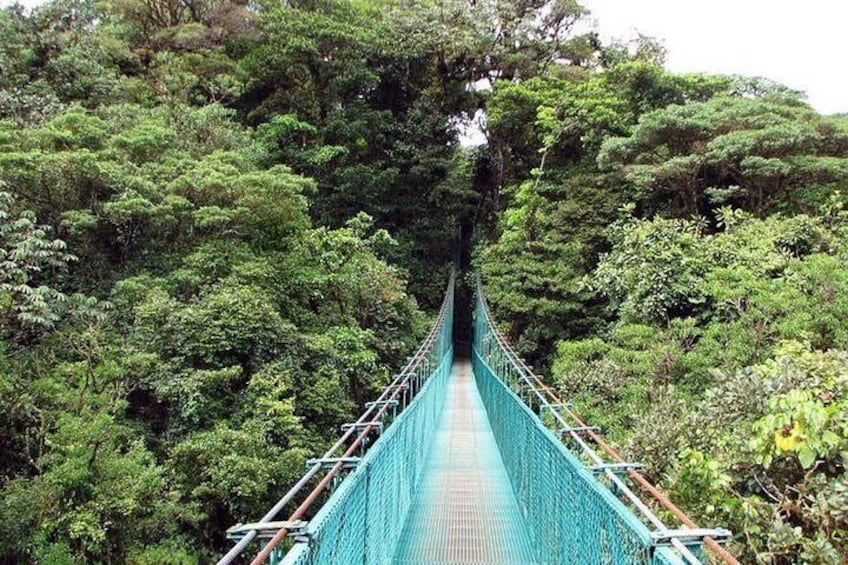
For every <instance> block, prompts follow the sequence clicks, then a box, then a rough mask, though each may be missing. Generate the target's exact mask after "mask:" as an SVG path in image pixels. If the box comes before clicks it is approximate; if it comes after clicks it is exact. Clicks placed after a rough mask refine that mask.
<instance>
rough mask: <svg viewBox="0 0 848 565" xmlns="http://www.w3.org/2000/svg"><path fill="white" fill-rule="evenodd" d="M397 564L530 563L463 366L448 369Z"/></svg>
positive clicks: (483, 416) (495, 449) (489, 432)
mask: <svg viewBox="0 0 848 565" xmlns="http://www.w3.org/2000/svg"><path fill="white" fill-rule="evenodd" d="M395 563H397V564H403V565H407V564H413V563H431V564H434V565H447V564H455V565H459V564H462V565H471V564H480V565H483V564H486V565H496V564H498V563H511V564H512V563H520V564H529V563H533V557H532V552H531V546H530V541H529V539H528V537H527V533H526V530H525V526H524V520H523V517H522V516H521V511H520V510H519V507H518V503H517V502H516V499H515V496H514V495H513V492H512V487H511V486H510V483H509V478H508V476H507V473H506V468H505V467H504V464H503V461H502V460H501V455H500V452H499V451H498V446H497V444H496V443H495V437H494V435H493V434H492V429H491V426H490V425H489V419H488V416H487V415H486V410H485V408H484V407H483V400H482V399H481V398H480V393H479V392H478V390H477V385H476V383H475V381H474V376H473V375H472V372H471V364H470V363H469V362H467V361H457V362H456V363H455V364H454V366H453V370H452V373H451V376H450V380H449V382H448V390H447V397H446V399H445V407H444V410H443V412H442V416H441V421H440V422H439V426H438V429H437V430H436V435H435V437H434V438H433V446H432V448H431V451H430V456H429V463H428V464H427V467H426V468H425V470H424V473H423V475H422V483H421V485H420V490H419V491H418V493H417V495H416V498H415V500H414V501H413V503H412V507H411V508H410V512H409V517H408V519H407V522H406V524H405V525H404V529H403V532H402V533H401V537H400V542H399V544H398V549H397V553H396V555H395Z"/></svg>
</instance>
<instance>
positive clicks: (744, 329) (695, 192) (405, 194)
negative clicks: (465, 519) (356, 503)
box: [0, 0, 848, 564]
mask: <svg viewBox="0 0 848 565" xmlns="http://www.w3.org/2000/svg"><path fill="white" fill-rule="evenodd" d="M586 18H587V13H586V11H585V10H584V9H583V8H582V7H581V6H580V5H579V4H578V3H577V2H576V0H498V1H495V0H485V1H478V2H467V1H463V0H438V1H436V0H410V1H404V2H390V1H383V0H356V1H345V0H303V1H300V0H295V1H287V2H268V1H266V0H258V1H257V2H246V1H244V0H102V1H95V0H52V1H47V2H45V3H43V4H40V5H39V6H37V7H35V8H33V9H24V8H23V7H20V6H12V7H8V8H5V9H2V10H0V350H2V356H0V454H2V457H0V524H2V526H0V561H3V562H10V563H11V562H16V563H17V562H20V563H51V564H52V563H133V564H161V563H174V564H176V563H180V564H183V563H201V562H209V561H211V560H213V559H214V558H215V557H216V556H218V555H220V553H221V551H222V550H224V549H225V548H227V547H228V545H229V544H228V542H227V541H226V540H225V539H224V531H225V530H226V528H227V527H228V526H230V525H232V524H234V523H236V522H238V521H248V520H251V519H256V518H257V517H258V516H259V515H260V514H261V509H264V508H267V507H268V506H270V505H271V504H272V503H273V501H275V500H276V499H277V497H278V496H279V495H280V493H281V492H282V491H283V490H285V489H286V488H287V487H288V486H289V485H291V484H292V483H293V482H294V481H295V480H296V479H297V477H298V476H299V475H300V473H301V471H302V470H303V467H304V462H305V460H306V459H307V458H308V457H310V456H313V455H314V454H315V453H316V452H318V451H322V449H321V448H322V447H324V446H326V445H327V443H328V442H329V441H331V440H332V439H333V438H334V437H335V434H336V430H338V428H339V425H340V424H341V423H343V422H345V421H349V420H350V419H351V418H352V417H353V416H354V414H356V413H357V412H358V409H359V407H361V405H362V403H363V402H364V401H366V400H367V399H369V398H371V397H373V396H374V393H375V392H376V391H377V390H378V389H379V388H380V386H381V385H383V384H385V383H386V382H387V381H388V379H389V377H390V375H391V372H392V370H395V369H396V368H397V367H398V366H399V365H400V364H401V363H402V360H403V359H404V358H405V356H407V355H408V354H409V353H410V352H411V351H412V349H413V348H414V346H415V344H416V343H417V342H418V340H419V339H420V338H421V337H422V335H423V334H424V333H425V332H426V329H427V326H428V324H429V322H430V320H431V319H432V315H433V314H432V313H433V310H434V307H435V306H436V305H437V304H438V303H439V301H440V299H441V293H442V290H443V287H444V284H445V280H446V275H447V273H448V271H449V269H450V266H451V264H452V262H453V260H454V254H455V248H456V241H457V238H458V234H460V235H459V239H460V241H461V244H462V248H463V252H464V254H465V255H468V254H469V253H470V250H471V246H472V243H473V244H474V253H473V264H474V266H475V268H476V269H478V270H479V271H480V272H481V273H482V275H483V277H484V280H485V282H486V285H487V289H488V292H489V298H490V301H491V303H492V306H493V308H494V310H495V313H496V316H497V318H498V319H499V320H500V321H501V322H502V323H503V327H504V329H505V330H507V332H508V334H509V335H510V337H511V338H512V339H513V341H514V343H516V345H517V346H518V348H519V349H520V350H521V351H522V352H524V353H525V354H526V355H527V356H528V358H529V359H531V361H532V362H534V363H535V364H536V366H537V367H540V368H542V369H543V370H544V372H545V374H549V375H550V378H551V382H552V383H553V384H554V385H555V386H556V387H557V388H559V389H560V390H561V392H562V394H563V395H564V396H567V397H569V398H572V399H573V400H574V402H575V404H576V406H577V408H578V409H579V410H580V411H581V412H582V413H584V414H585V416H586V417H587V418H588V419H589V420H591V421H592V422H593V423H595V424H598V425H601V426H603V428H604V430H605V432H606V433H607V435H608V436H609V437H610V438H611V439H612V440H613V441H614V442H615V443H617V444H618V445H619V446H621V447H622V448H623V450H624V451H625V452H627V453H628V455H629V456H630V457H631V458H633V459H635V460H639V461H642V462H644V463H645V464H646V465H647V468H648V471H649V475H650V478H652V479H653V480H655V481H657V482H658V483H659V484H660V485H661V486H662V487H663V488H664V489H665V490H666V491H667V492H668V493H669V494H670V496H671V497H672V499H674V500H675V501H676V502H677V503H678V504H679V505H680V506H682V507H683V508H684V509H686V510H687V512H689V513H690V514H691V515H692V516H693V518H695V519H696V521H698V522H700V523H702V524H704V525H721V526H725V527H728V528H729V529H731V530H733V531H734V532H736V533H737V536H736V539H735V541H734V543H733V544H732V546H731V549H732V550H733V551H734V552H735V553H736V554H737V555H738V556H739V557H740V559H741V560H742V561H743V562H746V563H756V562H760V563H799V562H805V563H833V564H838V563H840V562H841V560H842V559H843V557H842V556H843V555H845V554H846V553H848V476H846V471H845V468H846V465H848V269H846V267H845V265H846V260H848V245H846V243H848V206H846V202H848V194H843V192H841V191H842V189H844V188H845V187H846V179H848V118H845V117H840V116H822V115H819V114H818V113H817V112H815V111H814V110H813V109H811V108H810V107H809V106H808V105H807V104H806V103H805V102H804V100H803V97H802V95H801V94H800V93H798V92H794V91H792V90H790V89H787V88H785V87H782V86H781V85H779V84H775V83H773V82H770V81H768V80H766V79H757V78H745V77H727V76H702V75H677V74H672V73H669V72H667V71H665V70H664V69H663V67H662V64H663V57H664V52H663V49H662V46H661V44H659V43H657V42H656V41H654V40H652V39H650V38H646V37H641V36H637V37H636V38H635V39H633V40H632V41H628V42H615V43H612V44H605V43H603V42H601V41H600V40H599V38H598V37H597V35H596V34H595V33H593V32H591V31H586V30H588V29H590V28H589V27H588V26H587V25H585V22H586ZM705 48H708V47H705ZM479 111H484V112H485V116H486V126H485V131H484V133H485V136H486V139H487V143H486V144H485V145H482V146H480V147H476V148H469V147H463V146H462V145H460V143H459V137H460V133H461V131H462V129H463V127H464V126H463V124H465V123H467V121H468V119H469V118H470V117H471V116H473V115H474V114H475V112H479ZM472 234H473V237H472ZM472 240H473V241H472Z"/></svg>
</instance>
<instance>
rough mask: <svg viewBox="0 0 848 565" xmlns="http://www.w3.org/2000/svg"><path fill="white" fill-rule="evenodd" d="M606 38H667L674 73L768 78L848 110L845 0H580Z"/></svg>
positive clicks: (831, 109) (826, 108)
mask: <svg viewBox="0 0 848 565" xmlns="http://www.w3.org/2000/svg"><path fill="white" fill-rule="evenodd" d="M580 2H581V4H583V5H584V6H586V7H587V8H589V9H590V10H591V11H592V16H593V18H594V19H595V20H597V27H598V29H599V31H600V32H601V34H602V36H604V37H605V38H606V39H609V38H610V37H627V36H631V35H632V34H633V31H634V30H638V31H640V32H641V33H644V34H646V35H650V36H653V37H656V38H658V39H661V40H663V42H664V43H665V46H666V48H667V49H668V65H667V66H668V68H669V69H671V70H672V71H679V72H707V73H721V74H725V73H726V74H744V75H756V76H764V77H767V78H770V79H773V80H776V81H778V82H781V83H783V84H785V85H787V86H790V87H792V88H795V89H798V90H803V91H805V92H806V93H807V95H808V99H809V102H810V103H811V104H812V105H813V106H814V107H815V108H816V109H817V110H819V111H820V112H823V113H826V114H830V113H836V112H848V60H846V57H848V1H846V0H805V1H802V2H798V1H797V0H793V1H788V0H698V1H695V0H580Z"/></svg>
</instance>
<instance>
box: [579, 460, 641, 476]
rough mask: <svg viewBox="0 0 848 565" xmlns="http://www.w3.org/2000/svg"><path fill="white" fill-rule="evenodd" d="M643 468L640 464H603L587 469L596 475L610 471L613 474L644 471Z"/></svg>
mask: <svg viewBox="0 0 848 565" xmlns="http://www.w3.org/2000/svg"><path fill="white" fill-rule="evenodd" d="M644 468H645V466H644V465H642V464H641V463H604V464H603V465H592V466H591V467H589V469H590V470H591V471H592V472H593V473H595V474H596V475H600V474H602V473H606V472H607V471H612V472H613V473H623V472H625V471H627V470H628V469H636V470H639V469H644Z"/></svg>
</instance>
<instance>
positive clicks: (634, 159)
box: [598, 94, 848, 216]
mask: <svg viewBox="0 0 848 565" xmlns="http://www.w3.org/2000/svg"><path fill="white" fill-rule="evenodd" d="M846 148H848V144H846V138H845V136H844V133H842V132H841V131H840V130H839V129H838V128H836V127H835V124H834V123H833V120H832V119H830V118H825V117H822V116H820V115H818V114H817V113H816V112H815V111H813V110H812V109H810V108H809V107H808V106H806V105H803V104H801V103H800V102H798V101H797V99H795V98H792V97H791V96H786V95H777V94H771V95H769V96H767V97H766V98H764V99H760V98H740V97H725V96H717V97H715V98H712V99H710V100H708V101H705V102H693V103H689V104H683V105H681V104H674V105H671V106H668V107H666V108H662V109H659V110H655V111H653V112H648V113H646V114H644V115H643V116H642V117H641V119H640V121H639V124H638V126H637V127H636V128H634V130H633V133H632V135H630V136H629V137H622V138H612V139H608V140H607V141H606V142H605V143H604V146H603V149H602V150H601V152H600V154H599V155H598V164H599V166H600V167H601V169H603V170H606V171H615V172H616V173H617V177H618V178H619V179H620V180H621V181H622V182H623V183H624V186H625V187H627V189H629V190H631V191H633V194H634V196H635V201H636V202H638V204H639V205H640V206H642V207H644V208H645V210H646V211H648V212H649V213H653V212H660V213H664V214H672V215H687V216H690V215H694V214H699V213H700V214H708V213H709V212H710V211H713V210H715V208H716V207H717V206H720V205H724V204H731V205H734V206H737V207H742V208H744V209H746V210H748V211H751V212H754V213H756V214H758V215H764V214H767V213H770V212H773V211H784V212H790V211H791V212H799V211H801V212H811V211H814V210H817V209H818V207H819V206H820V205H822V204H823V203H824V199H823V195H826V194H827V193H828V192H829V191H831V190H833V189H834V188H835V187H836V186H837V184H836V183H838V182H839V181H840V180H841V179H843V178H844V175H845V166H846V160H845V158H846V155H848V153H846Z"/></svg>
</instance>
